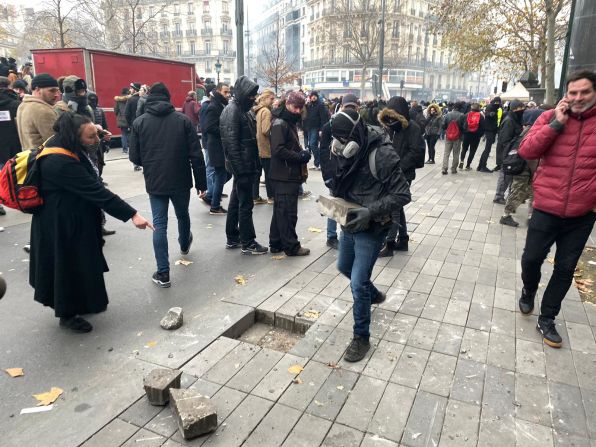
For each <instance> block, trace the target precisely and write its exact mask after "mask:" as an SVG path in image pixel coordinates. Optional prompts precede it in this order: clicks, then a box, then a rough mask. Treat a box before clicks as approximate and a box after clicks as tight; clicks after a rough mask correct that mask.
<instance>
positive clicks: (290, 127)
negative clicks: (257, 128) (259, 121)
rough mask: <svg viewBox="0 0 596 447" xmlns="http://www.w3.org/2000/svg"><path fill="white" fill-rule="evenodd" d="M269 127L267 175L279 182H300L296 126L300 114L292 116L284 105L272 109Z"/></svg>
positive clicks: (300, 149)
mask: <svg viewBox="0 0 596 447" xmlns="http://www.w3.org/2000/svg"><path fill="white" fill-rule="evenodd" d="M272 114H273V116H274V117H275V119H274V121H273V125H272V127H271V168H270V169H269V177H270V178H271V180H276V181H280V182H293V183H302V166H303V164H302V162H301V161H300V156H299V154H300V151H302V146H300V139H299V138H298V129H297V127H296V125H297V123H298V121H299V120H300V116H299V115H298V116H292V114H291V113H290V112H288V110H287V109H286V108H285V106H284V107H280V108H278V109H275V110H273V112H272Z"/></svg>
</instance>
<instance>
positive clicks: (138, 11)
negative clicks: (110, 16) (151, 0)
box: [136, 7, 143, 20]
mask: <svg viewBox="0 0 596 447" xmlns="http://www.w3.org/2000/svg"><path fill="white" fill-rule="evenodd" d="M136 16H137V19H139V20H143V8H141V7H139V8H138V9H137V13H136Z"/></svg>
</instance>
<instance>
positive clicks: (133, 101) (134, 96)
mask: <svg viewBox="0 0 596 447" xmlns="http://www.w3.org/2000/svg"><path fill="white" fill-rule="evenodd" d="M140 90H141V84H140V83H138V82H131V83H130V89H129V90H128V92H129V93H130V97H129V98H128V101H126V107H125V109H124V116H125V117H126V123H127V124H128V128H129V129H130V128H132V123H133V122H134V120H135V118H136V117H137V107H138V104H139V99H140V98H141V97H140V96H139V91H140ZM134 170H135V171H140V170H141V167H140V166H138V165H134Z"/></svg>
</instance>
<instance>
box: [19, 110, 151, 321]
mask: <svg viewBox="0 0 596 447" xmlns="http://www.w3.org/2000/svg"><path fill="white" fill-rule="evenodd" d="M54 131H55V132H56V134H55V135H54V136H52V137H51V138H50V139H49V140H48V141H47V142H46V144H45V147H47V148H50V147H53V148H56V147H58V148H64V149H66V150H68V151H69V152H70V153H72V155H70V154H69V155H63V154H52V155H48V156H46V157H44V158H41V159H40V160H39V163H40V165H39V170H40V173H41V175H40V177H41V188H42V192H43V198H44V206H43V207H42V208H41V210H40V211H38V212H37V213H36V214H34V215H33V220H32V222H31V268H30V272H29V283H30V284H31V286H32V287H33V288H34V289H35V301H38V302H40V303H42V304H43V305H44V306H49V307H51V308H53V309H54V312H55V315H56V317H58V318H60V326H62V327H66V328H68V329H71V330H73V331H75V332H89V331H91V330H92V329H93V327H92V326H91V324H90V323H89V322H88V321H86V320H85V319H83V318H82V317H81V316H80V315H84V314H89V313H98V312H103V311H104V310H106V308H107V305H108V296H107V292H106V288H105V283H104V278H103V274H104V272H107V271H108V265H107V263H106V260H105V258H104V256H103V252H102V247H103V239H102V234H101V221H102V215H101V210H102V209H103V210H105V211H106V212H107V213H108V214H110V215H111V216H114V217H116V218H117V219H120V220H122V221H127V220H128V219H131V218H132V222H133V224H134V225H135V226H136V227H137V228H140V229H145V228H146V227H149V228H152V226H151V224H150V223H149V222H147V220H145V218H144V217H142V216H141V215H139V214H138V213H137V212H136V210H135V209H134V208H132V207H131V206H130V205H129V204H127V203H126V202H125V201H124V200H122V199H121V198H120V197H118V196H117V195H115V194H113V193H112V192H110V191H109V190H107V189H106V188H105V187H104V186H103V185H102V183H101V181H100V180H99V175H98V171H97V168H96V167H95V166H94V165H93V163H92V162H91V159H90V158H89V155H88V153H87V151H86V147H96V145H97V143H98V142H99V137H98V134H97V128H96V127H95V125H94V124H93V123H92V122H91V120H90V119H89V118H87V117H86V116H83V115H74V114H72V113H69V112H67V113H64V114H63V115H62V116H61V117H60V118H59V119H58V121H57V122H56V124H55V125H54Z"/></svg>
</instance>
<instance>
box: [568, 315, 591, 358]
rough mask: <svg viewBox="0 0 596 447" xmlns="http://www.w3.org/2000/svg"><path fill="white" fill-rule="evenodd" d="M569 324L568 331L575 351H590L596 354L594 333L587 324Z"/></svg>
mask: <svg viewBox="0 0 596 447" xmlns="http://www.w3.org/2000/svg"><path fill="white" fill-rule="evenodd" d="M565 323H566V324H567V333H568V334H569V341H570V343H571V349H572V350H573V351H581V352H589V353H592V354H596V342H595V341H594V334H593V333H592V330H591V329H590V326H588V325H587V324H579V323H572V322H569V321H566V322H565Z"/></svg>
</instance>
